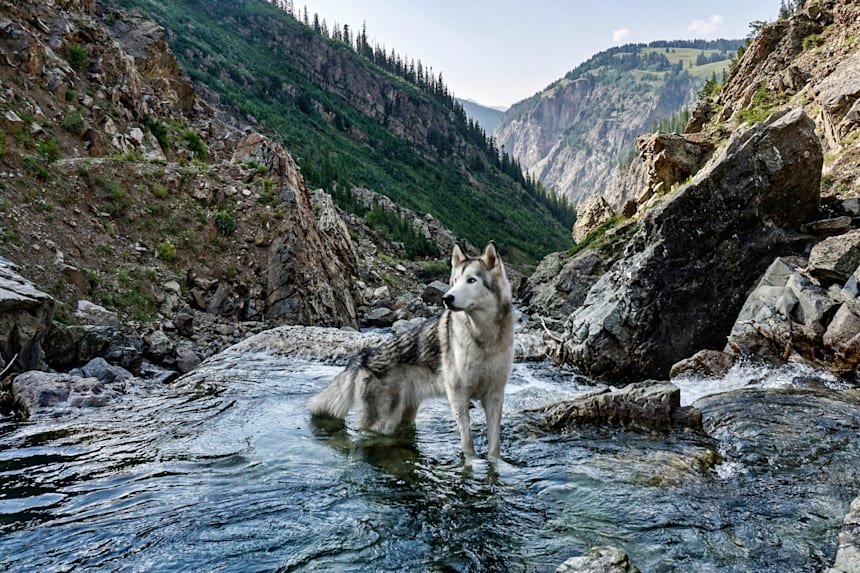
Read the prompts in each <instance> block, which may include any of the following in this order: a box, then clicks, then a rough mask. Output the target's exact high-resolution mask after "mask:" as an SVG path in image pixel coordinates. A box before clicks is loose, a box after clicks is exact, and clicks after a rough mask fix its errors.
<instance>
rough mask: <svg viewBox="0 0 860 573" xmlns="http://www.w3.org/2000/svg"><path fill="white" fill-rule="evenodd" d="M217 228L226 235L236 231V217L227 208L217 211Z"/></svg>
mask: <svg viewBox="0 0 860 573" xmlns="http://www.w3.org/2000/svg"><path fill="white" fill-rule="evenodd" d="M215 228H216V229H218V232H219V233H221V234H222V235H224V236H225V237H227V236H229V235H232V234H233V233H234V232H235V231H236V217H234V216H233V214H232V213H231V212H230V211H228V210H227V209H219V210H218V212H217V213H215Z"/></svg>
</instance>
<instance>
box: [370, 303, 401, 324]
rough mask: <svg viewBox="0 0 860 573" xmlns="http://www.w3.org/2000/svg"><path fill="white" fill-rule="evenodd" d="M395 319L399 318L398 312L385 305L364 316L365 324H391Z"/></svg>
mask: <svg viewBox="0 0 860 573" xmlns="http://www.w3.org/2000/svg"><path fill="white" fill-rule="evenodd" d="M395 320H397V313H396V312H394V311H393V310H391V309H390V308H388V307H385V306H381V307H379V308H374V309H373V310H371V311H370V312H368V313H367V316H365V317H364V323H365V324H367V325H368V326H378V327H386V326H391V325H392V324H394V321H395Z"/></svg>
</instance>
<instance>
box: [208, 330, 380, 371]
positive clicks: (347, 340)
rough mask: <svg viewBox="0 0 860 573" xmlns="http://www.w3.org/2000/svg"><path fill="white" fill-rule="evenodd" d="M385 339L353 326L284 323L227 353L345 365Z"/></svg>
mask: <svg viewBox="0 0 860 573" xmlns="http://www.w3.org/2000/svg"><path fill="white" fill-rule="evenodd" d="M383 340H385V336H383V335H381V334H376V333H369V332H358V331H356V330H351V329H340V328H322V327H318V326H281V327H278V328H273V329H271V330H266V331H264V332H260V333H259V334H255V335H254V336H251V337H249V338H246V339H245V340H243V341H242V342H239V343H237V344H235V345H233V346H231V347H230V348H228V349H227V350H225V351H224V352H233V353H239V354H243V353H249V352H267V353H270V354H275V355H280V356H294V357H297V358H305V359H309V360H319V361H324V362H335V363H340V364H342V363H345V362H346V360H347V359H348V358H350V357H351V356H352V355H354V354H355V353H357V352H358V351H359V350H361V349H362V348H364V347H366V346H370V345H372V344H379V343H381V342H382V341H383Z"/></svg>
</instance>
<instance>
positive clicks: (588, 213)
mask: <svg viewBox="0 0 860 573" xmlns="http://www.w3.org/2000/svg"><path fill="white" fill-rule="evenodd" d="M614 215H615V211H613V210H612V207H611V206H610V205H609V203H607V202H606V199H604V198H603V197H602V196H601V195H591V196H589V197H588V198H587V199H586V200H585V201H583V202H582V203H580V205H579V207H578V208H577V209H576V222H575V223H574V224H573V230H572V232H571V235H572V236H573V240H574V241H576V242H577V243H581V242H582V241H584V240H585V238H586V237H588V234H589V233H591V232H592V231H594V230H595V229H597V227H599V226H600V225H601V224H602V223H604V222H606V221H608V220H609V219H611V218H612V217H613V216H614Z"/></svg>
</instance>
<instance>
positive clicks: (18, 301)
mask: <svg viewBox="0 0 860 573" xmlns="http://www.w3.org/2000/svg"><path fill="white" fill-rule="evenodd" d="M18 271H19V269H18V266H17V265H15V264H14V263H13V262H11V261H9V260H8V259H5V258H3V257H0V357H2V359H3V361H4V362H5V363H8V362H10V361H11V360H12V358H13V357H14V356H16V355H17V356H18V358H17V359H16V364H17V367H18V368H19V369H20V370H29V369H38V368H41V367H42V365H43V362H42V357H43V352H42V340H43V339H44V337H45V334H46V333H47V332H48V330H49V329H50V326H51V318H52V316H53V314H54V299H53V298H52V297H51V296H50V295H48V294H46V293H44V292H42V291H40V290H39V289H37V288H36V287H35V286H33V283H31V282H30V281H29V280H27V279H25V278H24V277H22V276H21V275H20V274H19V272H18Z"/></svg>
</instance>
